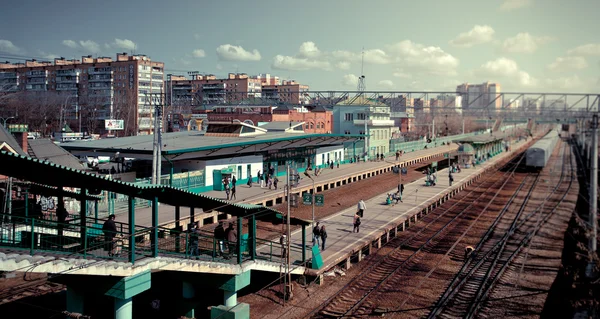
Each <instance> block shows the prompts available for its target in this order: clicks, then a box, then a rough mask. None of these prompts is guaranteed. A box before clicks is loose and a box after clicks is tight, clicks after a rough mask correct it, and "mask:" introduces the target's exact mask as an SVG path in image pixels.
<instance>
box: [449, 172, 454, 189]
mask: <svg viewBox="0 0 600 319" xmlns="http://www.w3.org/2000/svg"><path fill="white" fill-rule="evenodd" d="M448 182H449V184H450V185H449V186H452V182H454V176H452V173H450V175H448Z"/></svg>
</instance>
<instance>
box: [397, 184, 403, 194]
mask: <svg viewBox="0 0 600 319" xmlns="http://www.w3.org/2000/svg"><path fill="white" fill-rule="evenodd" d="M398 193H400V197H402V193H404V183H401V184H398Z"/></svg>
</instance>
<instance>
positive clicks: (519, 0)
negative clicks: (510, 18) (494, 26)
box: [500, 0, 533, 11]
mask: <svg viewBox="0 0 600 319" xmlns="http://www.w3.org/2000/svg"><path fill="white" fill-rule="evenodd" d="M531 5H533V0H504V2H502V5H501V6H500V10H501V11H511V10H515V9H519V8H525V7H529V6H531Z"/></svg>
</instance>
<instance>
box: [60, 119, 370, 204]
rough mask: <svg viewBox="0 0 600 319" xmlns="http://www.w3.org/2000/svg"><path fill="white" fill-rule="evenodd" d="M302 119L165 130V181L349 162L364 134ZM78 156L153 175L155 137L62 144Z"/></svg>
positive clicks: (194, 182)
mask: <svg viewBox="0 0 600 319" xmlns="http://www.w3.org/2000/svg"><path fill="white" fill-rule="evenodd" d="M303 127H304V123H303V122H277V123H275V122H272V123H265V124H264V125H262V126H255V125H250V124H248V123H244V122H240V121H236V120H234V121H228V122H210V124H209V125H208V128H207V130H206V132H199V131H186V132H173V133H164V134H163V136H162V142H163V148H162V149H163V150H162V158H163V162H162V164H161V166H162V177H161V184H165V185H172V186H175V187H180V188H184V189H188V190H190V191H193V192H203V191H209V190H221V189H220V187H222V185H221V183H220V181H221V179H222V178H224V177H233V176H235V177H236V179H237V181H238V184H244V183H246V182H247V181H248V179H249V177H250V176H252V178H253V182H256V181H257V180H256V176H257V174H258V171H261V172H262V173H264V172H265V171H268V170H269V169H270V168H271V169H272V170H273V171H274V173H275V175H276V176H283V175H285V173H286V164H289V165H290V167H291V169H293V170H295V171H297V172H298V173H301V172H303V171H304V170H306V169H307V168H308V167H309V166H310V167H315V166H317V165H318V166H322V165H324V164H326V162H327V161H328V160H331V161H334V160H336V161H337V162H340V163H342V162H345V161H347V159H348V158H349V157H351V156H354V155H355V153H356V150H355V149H354V148H353V147H352V146H350V147H348V145H352V144H355V143H356V142H358V141H359V140H360V139H362V138H363V136H361V135H357V134H354V135H353V134H313V133H306V132H304V130H303ZM62 146H63V147H64V148H65V149H66V150H68V151H69V152H71V153H72V154H74V155H76V156H80V157H88V156H91V157H101V156H108V157H111V158H114V157H121V158H134V159H135V160H134V162H133V166H134V169H133V171H135V173H131V174H133V175H131V176H130V177H129V180H127V178H128V177H126V176H123V179H122V180H123V181H129V182H132V181H138V182H140V181H142V180H147V179H148V177H149V176H151V167H152V156H153V155H152V154H153V137H152V136H131V137H124V138H117V139H103V140H96V141H89V142H72V143H66V144H64V145H62Z"/></svg>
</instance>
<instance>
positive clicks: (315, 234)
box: [312, 222, 321, 247]
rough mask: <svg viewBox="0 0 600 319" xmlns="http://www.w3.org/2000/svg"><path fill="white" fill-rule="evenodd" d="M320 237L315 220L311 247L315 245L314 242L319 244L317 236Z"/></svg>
mask: <svg viewBox="0 0 600 319" xmlns="http://www.w3.org/2000/svg"><path fill="white" fill-rule="evenodd" d="M320 237H321V234H320V233H319V222H317V225H316V226H315V227H314V228H313V238H312V245H313V247H314V246H315V243H316V244H317V246H319V238H320Z"/></svg>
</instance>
